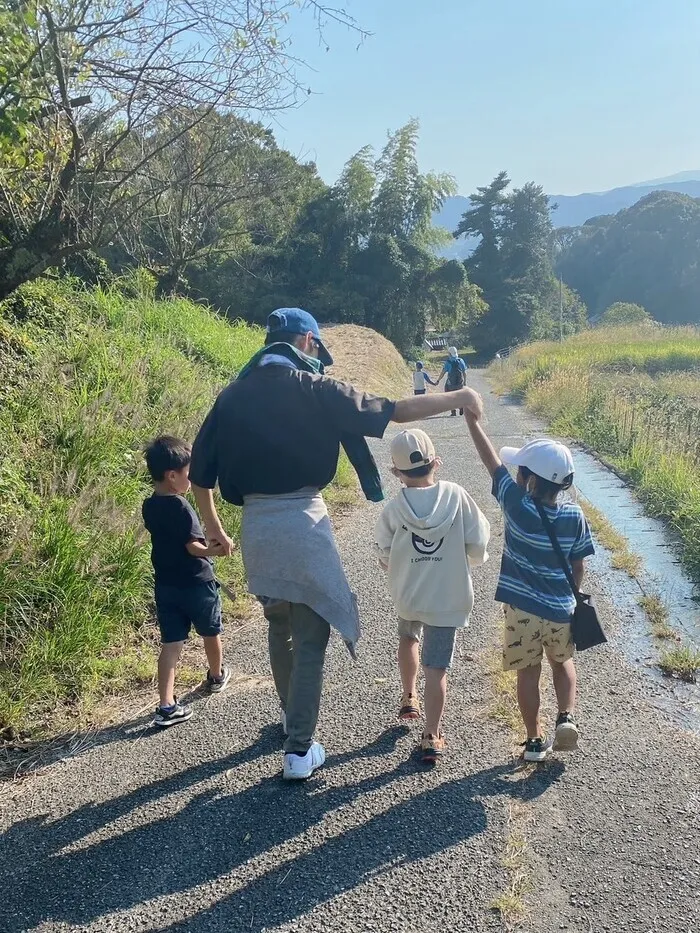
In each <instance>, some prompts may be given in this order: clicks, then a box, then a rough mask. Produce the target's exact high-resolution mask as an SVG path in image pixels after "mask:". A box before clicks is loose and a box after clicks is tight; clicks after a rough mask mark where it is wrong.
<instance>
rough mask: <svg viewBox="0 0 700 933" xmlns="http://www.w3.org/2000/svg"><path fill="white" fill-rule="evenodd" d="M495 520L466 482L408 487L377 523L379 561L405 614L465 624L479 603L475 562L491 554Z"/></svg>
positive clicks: (456, 625) (405, 616)
mask: <svg viewBox="0 0 700 933" xmlns="http://www.w3.org/2000/svg"><path fill="white" fill-rule="evenodd" d="M489 533H490V526H489V523H488V520H487V519H486V517H485V516H484V515H483V514H482V513H481V511H480V509H479V507H478V506H477V504H476V503H475V502H474V500H473V499H472V498H471V496H469V495H468V494H467V492H466V490H464V489H463V488H462V487H461V486H458V485H457V484H456V483H448V482H444V481H441V482H439V483H437V484H436V485H434V486H426V487H411V488H403V489H402V490H401V492H400V493H399V494H398V495H397V496H396V497H395V498H394V499H392V500H391V502H389V503H388V504H387V505H386V507H385V508H384V511H383V512H382V514H381V516H380V518H379V521H378V522H377V528H376V533H375V534H376V541H377V548H378V550H379V562H380V564H381V565H382V567H383V568H384V569H385V570H388V574H389V590H390V592H391V596H392V598H393V600H394V605H395V606H396V610H397V612H398V614H399V616H400V617H401V618H402V619H406V620H407V621H409V622H424V623H425V624H426V625H437V626H450V627H454V628H462V627H464V626H465V625H467V623H468V622H469V615H470V613H471V611H472V608H473V606H474V591H473V589H472V580H471V574H470V572H469V565H470V564H483V563H484V562H485V561H487V560H488V554H487V553H486V545H487V544H488V541H489Z"/></svg>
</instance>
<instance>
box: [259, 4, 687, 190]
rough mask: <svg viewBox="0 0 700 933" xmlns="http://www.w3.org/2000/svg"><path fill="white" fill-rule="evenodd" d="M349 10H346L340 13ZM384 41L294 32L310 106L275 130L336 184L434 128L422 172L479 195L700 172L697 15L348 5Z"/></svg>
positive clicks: (600, 186) (607, 8)
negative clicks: (510, 187) (367, 156)
mask: <svg viewBox="0 0 700 933" xmlns="http://www.w3.org/2000/svg"><path fill="white" fill-rule="evenodd" d="M336 3H337V5H341V4H340V2H338V0H336ZM345 8H346V9H347V10H348V12H349V13H351V14H352V15H353V16H354V17H355V19H356V20H357V21H358V22H359V23H360V24H361V25H362V26H363V27H364V28H365V29H367V30H369V31H370V32H371V33H372V35H371V36H370V37H369V38H368V39H367V40H366V41H365V42H364V43H363V44H362V45H361V46H360V47H359V48H357V37H356V36H353V35H351V34H349V33H348V32H347V30H345V29H344V28H340V27H333V26H330V27H329V28H328V29H327V30H326V39H327V41H328V43H329V45H330V51H328V52H326V51H325V48H321V47H320V46H319V42H318V36H317V34H316V33H315V31H314V28H313V26H312V23H311V21H310V19H309V18H308V17H305V18H304V19H303V20H301V21H299V20H297V19H294V20H293V21H292V22H291V23H290V30H291V32H292V35H293V43H294V44H293V52H294V53H295V54H296V55H297V56H299V57H300V58H302V59H303V60H304V61H306V62H307V63H308V65H309V66H310V69H307V70H306V71H305V72H304V73H303V80H304V81H305V82H308V83H309V85H310V86H311V88H312V90H313V92H314V93H313V94H312V96H311V97H310V98H308V100H307V101H306V103H305V104H304V105H303V106H302V107H301V108H300V109H298V110H295V111H292V112H286V113H283V114H280V115H279V116H278V117H277V118H276V122H275V124H274V125H273V128H274V129H275V133H276V136H277V138H278V140H279V142H280V143H281V144H282V145H284V146H285V147H286V148H288V149H290V150H291V151H292V152H293V153H294V154H295V155H297V156H300V157H303V158H306V159H312V160H315V161H316V163H317V165H318V168H319V171H320V173H321V175H322V176H323V178H324V179H325V180H326V181H328V182H333V181H334V180H335V179H336V177H337V176H338V173H339V172H340V170H341V169H342V166H343V163H344V162H345V161H346V159H347V158H348V157H349V156H350V155H351V154H352V153H353V152H356V151H357V150H358V149H359V148H360V147H361V146H363V145H365V144H366V143H370V144H372V145H373V146H375V147H381V146H382V144H383V142H384V140H385V139H386V134H387V131H388V130H390V129H395V128H396V127H398V126H401V125H402V124H403V123H405V122H406V121H407V120H408V119H409V118H410V117H418V118H419V120H420V122H421V142H420V149H419V158H420V162H421V168H422V169H423V170H428V169H434V170H436V171H448V172H451V173H452V174H453V175H454V176H455V177H456V179H457V182H458V185H459V188H460V192H461V193H463V194H468V193H469V192H470V191H472V190H473V189H474V187H475V186H476V185H480V184H486V183H488V182H489V181H490V180H491V178H492V177H493V176H494V175H495V174H496V173H497V172H498V171H499V170H500V169H506V170H507V171H508V172H509V173H510V175H511V177H512V179H513V181H514V182H515V183H517V184H521V183H523V182H525V181H530V180H534V181H537V182H538V183H540V184H543V185H544V186H545V189H546V190H547V191H548V192H549V193H552V194H577V193H579V192H582V191H601V190H605V189H608V188H612V187H616V186H618V185H624V184H631V183H634V182H639V181H642V180H645V179H648V178H655V177H660V176H665V175H670V174H674V173H675V172H680V171H684V170H686V169H700V54H698V50H699V49H700V2H698V0H663V2H661V0H347V2H346V3H345ZM311 69H312V70H311Z"/></svg>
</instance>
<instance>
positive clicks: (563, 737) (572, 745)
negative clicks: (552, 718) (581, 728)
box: [554, 713, 578, 752]
mask: <svg viewBox="0 0 700 933" xmlns="http://www.w3.org/2000/svg"><path fill="white" fill-rule="evenodd" d="M577 748H578V726H577V725H576V720H575V719H574V717H573V716H572V715H571V713H559V716H558V718H557V724H556V728H555V730H554V751H555V752H573V751H575V749H577Z"/></svg>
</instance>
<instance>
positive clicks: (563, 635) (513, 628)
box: [503, 606, 574, 671]
mask: <svg viewBox="0 0 700 933" xmlns="http://www.w3.org/2000/svg"><path fill="white" fill-rule="evenodd" d="M503 608H504V610H505V614H506V622H505V628H504V631H503V634H504V639H503V670H504V671H520V670H523V668H525V667H533V666H534V665H535V664H540V663H541V662H542V654H543V653H544V654H546V655H547V658H548V659H549V660H550V661H558V662H559V663H563V662H564V661H568V660H569V658H573V656H574V640H573V638H572V637H571V624H570V623H569V622H550V621H549V620H548V619H541V618H540V617H539V616H535V615H531V614H530V613H528V612H524V611H523V610H522V609H516V608H515V606H504V607H503Z"/></svg>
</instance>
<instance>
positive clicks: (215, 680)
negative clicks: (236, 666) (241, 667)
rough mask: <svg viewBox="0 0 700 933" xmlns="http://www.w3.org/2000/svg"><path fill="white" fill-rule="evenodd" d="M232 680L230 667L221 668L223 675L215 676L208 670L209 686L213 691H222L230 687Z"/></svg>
mask: <svg viewBox="0 0 700 933" xmlns="http://www.w3.org/2000/svg"><path fill="white" fill-rule="evenodd" d="M230 680H231V669H230V668H229V667H222V668H221V676H220V677H213V676H212V673H211V671H207V686H208V687H209V689H210V690H211V692H212V693H221V691H222V690H225V689H226V688H227V687H228V684H229V681H230Z"/></svg>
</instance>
